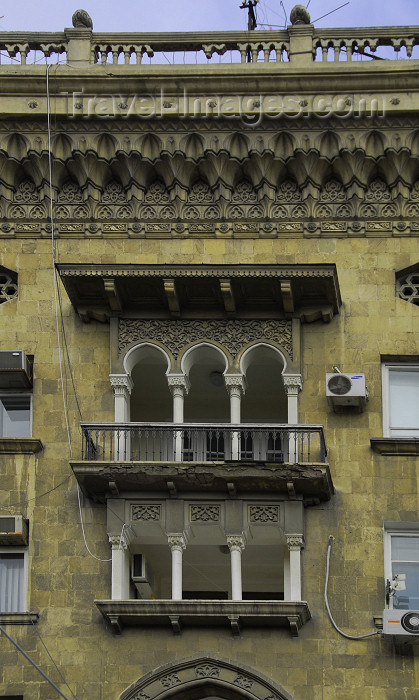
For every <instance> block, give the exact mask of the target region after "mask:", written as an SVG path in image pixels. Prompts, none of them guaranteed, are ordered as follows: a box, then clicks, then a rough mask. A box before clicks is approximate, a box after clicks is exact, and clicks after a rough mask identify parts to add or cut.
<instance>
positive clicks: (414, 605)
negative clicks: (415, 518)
mask: <svg viewBox="0 0 419 700" xmlns="http://www.w3.org/2000/svg"><path fill="white" fill-rule="evenodd" d="M401 525H402V524H401V523H397V524H394V525H393V531H386V533H385V535H386V542H385V547H386V549H385V555H386V556H385V576H386V580H388V581H390V586H391V589H392V590H391V594H390V599H389V601H388V602H389V606H390V607H392V608H397V609H403V610H418V609H419V524H418V523H412V524H410V527H409V529H407V527H408V526H409V524H404V525H403V527H405V528H406V529H405V530H400V529H399V528H400V526H401ZM397 577H400V578H399V580H398V582H397V584H394V581H397ZM404 577H405V578H404Z"/></svg>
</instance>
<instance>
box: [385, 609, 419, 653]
mask: <svg viewBox="0 0 419 700" xmlns="http://www.w3.org/2000/svg"><path fill="white" fill-rule="evenodd" d="M383 634H390V635H393V636H395V637H396V639H395V641H398V642H409V643H414V644H419V610H397V609H393V610H390V609H389V608H386V609H385V610H384V611H383Z"/></svg>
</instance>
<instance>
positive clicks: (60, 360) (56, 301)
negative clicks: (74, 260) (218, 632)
mask: <svg viewBox="0 0 419 700" xmlns="http://www.w3.org/2000/svg"><path fill="white" fill-rule="evenodd" d="M51 65H52V64H47V69H46V94H47V130H48V175H49V194H50V223H51V250H52V266H53V283H54V284H53V286H54V309H55V325H56V334H57V346H58V363H59V369H60V384H61V394H62V400H63V412H64V420H65V426H66V432H67V440H68V446H69V453H70V459H72V458H73V448H72V442H71V432H70V424H69V420H68V409H67V400H66V393H65V386H64V373H63V354H62V346H61V339H60V323H59V313H58V310H59V308H60V309H61V321H62V326H63V324H64V319H63V315H62V307H61V304H60V301H61V298H60V297H59V290H58V280H57V274H56V243H55V229H54V209H53V191H52V156H51V102H50V89H49V69H50V67H51ZM68 360H69V357H68ZM69 364H70V365H71V363H70V362H69ZM73 386H74V384H73ZM79 411H80V407H79ZM80 413H81V411H80ZM77 503H78V508H79V517H80V525H81V531H82V536H83V542H84V545H85V547H86V550H87V552H88V553H89V554H90V556H91V557H93V559H96V560H97V561H101V562H109V561H112V559H101V558H100V557H97V556H96V555H95V554H93V552H91V550H90V548H89V546H88V544H87V539H86V532H85V527H84V522H83V512H82V507H81V498H80V487H79V485H78V484H77Z"/></svg>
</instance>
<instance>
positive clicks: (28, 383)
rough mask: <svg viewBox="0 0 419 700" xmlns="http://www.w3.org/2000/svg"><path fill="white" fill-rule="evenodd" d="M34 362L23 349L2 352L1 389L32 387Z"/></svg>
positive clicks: (0, 354)
mask: <svg viewBox="0 0 419 700" xmlns="http://www.w3.org/2000/svg"><path fill="white" fill-rule="evenodd" d="M32 381H33V362H32V360H31V359H30V358H29V357H28V355H27V354H26V353H25V352H24V351H23V350H2V351H1V352H0V389H30V388H31V387H32Z"/></svg>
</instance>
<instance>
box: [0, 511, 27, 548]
mask: <svg viewBox="0 0 419 700" xmlns="http://www.w3.org/2000/svg"><path fill="white" fill-rule="evenodd" d="M8 544H11V545H27V544H28V521H27V520H26V519H25V518H24V517H23V516H22V515H0V545H8Z"/></svg>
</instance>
